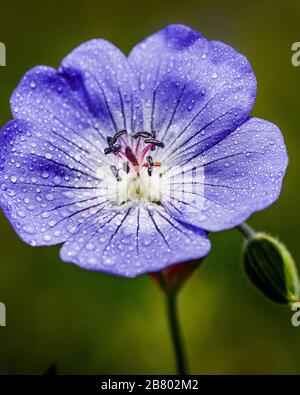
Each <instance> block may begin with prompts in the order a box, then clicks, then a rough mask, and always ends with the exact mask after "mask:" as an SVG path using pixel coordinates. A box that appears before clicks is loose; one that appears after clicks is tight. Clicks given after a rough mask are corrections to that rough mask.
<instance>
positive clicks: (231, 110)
mask: <svg viewBox="0 0 300 395" xmlns="http://www.w3.org/2000/svg"><path fill="white" fill-rule="evenodd" d="M129 62H130V64H131V65H132V67H133V68H134V69H135V70H136V73H137V74H138V77H139V90H140V95H141V97H142V104H143V116H144V127H145V129H146V130H155V131H157V133H158V138H159V139H160V140H163V142H164V143H165V149H164V152H162V153H161V161H163V160H169V161H172V159H173V158H175V160H176V156H178V155H179V153H180V152H181V151H182V150H183V149H185V150H187V151H188V153H189V155H190V157H191V156H193V154H194V153H195V151H196V152H198V150H199V149H200V148H201V142H202V141H203V140H205V139H207V138H209V137H211V136H213V135H214V134H215V133H216V131H218V133H219V137H220V139H222V138H223V137H224V136H226V135H227V134H228V133H230V132H231V131H232V130H234V129H235V128H236V127H237V126H239V125H240V124H241V123H242V122H243V121H244V120H245V119H246V117H247V116H248V114H249V112H250V111H251V109H252V106H253V103H254V100H255V96H256V80H255V76H254V74H253V71H252V69H251V66H250V64H249V63H248V61H247V59H246V58H245V57H244V56H243V55H241V54H239V53H238V52H236V51H235V50H234V49H233V48H231V47H229V46H227V45H225V44H223V43H221V42H215V41H211V42H210V41H207V40H205V39H204V38H202V37H201V35H200V34H199V33H197V32H195V31H194V30H192V29H190V28H188V27H186V26H182V25H170V26H168V27H166V28H165V29H163V30H160V31H159V32H158V33H156V34H154V35H152V36H150V37H149V38H147V39H146V40H144V41H143V42H142V43H140V44H138V45H137V46H136V47H135V48H134V49H133V51H132V52H131V54H130V56H129ZM220 134H221V136H220ZM178 163H179V162H178V161H177V164H178Z"/></svg>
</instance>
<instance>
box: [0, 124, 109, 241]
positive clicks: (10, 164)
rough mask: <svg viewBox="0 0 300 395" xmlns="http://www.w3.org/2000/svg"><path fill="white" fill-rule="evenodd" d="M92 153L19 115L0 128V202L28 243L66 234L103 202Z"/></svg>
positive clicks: (64, 236)
mask: <svg viewBox="0 0 300 395" xmlns="http://www.w3.org/2000/svg"><path fill="white" fill-rule="evenodd" d="M93 155H94V154H93V153H89V152H88V151H87V150H84V149H83V148H80V147H76V146H75V145H74V143H73V144H70V143H68V142H67V141H64V140H62V139H59V138H58V136H57V135H56V134H55V133H53V132H50V131H48V132H43V131H42V130H41V129H39V128H37V127H35V126H33V125H29V124H28V123H27V122H25V121H11V122H9V123H8V124H7V125H6V126H5V127H4V129H3V130H2V132H1V134H0V186H1V206H2V208H3V210H4V212H5V214H6V216H7V217H8V219H9V220H10V222H11V223H12V225H13V226H14V228H15V230H16V232H17V233H18V235H19V236H20V237H21V238H22V239H23V240H24V241H26V242H27V243H29V244H31V245H51V244H56V243H60V242H62V241H64V240H66V239H67V238H68V237H69V236H71V235H73V234H74V233H75V232H76V231H77V227H78V225H80V224H81V223H82V222H83V221H84V220H85V219H86V218H88V217H89V216H90V215H93V214H94V213H95V212H97V211H99V210H101V208H103V206H104V205H105V204H106V203H105V202H106V197H107V191H105V190H104V191H103V190H102V189H101V180H100V178H99V176H98V173H97V170H96V169H97V166H96V165H97V162H95V161H93V160H92V158H93Z"/></svg>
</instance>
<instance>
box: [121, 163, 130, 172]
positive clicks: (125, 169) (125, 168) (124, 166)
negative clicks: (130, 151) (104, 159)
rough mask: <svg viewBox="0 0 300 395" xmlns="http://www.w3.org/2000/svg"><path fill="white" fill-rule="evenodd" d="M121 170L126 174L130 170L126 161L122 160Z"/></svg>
mask: <svg viewBox="0 0 300 395" xmlns="http://www.w3.org/2000/svg"><path fill="white" fill-rule="evenodd" d="M123 170H124V172H125V173H126V174H128V173H129V172H130V166H129V163H128V162H124V163H123Z"/></svg>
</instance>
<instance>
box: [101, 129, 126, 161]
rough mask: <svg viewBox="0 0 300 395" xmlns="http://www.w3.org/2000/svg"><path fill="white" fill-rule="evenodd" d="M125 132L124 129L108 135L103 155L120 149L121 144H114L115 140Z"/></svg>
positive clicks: (114, 152)
mask: <svg viewBox="0 0 300 395" xmlns="http://www.w3.org/2000/svg"><path fill="white" fill-rule="evenodd" d="M126 133H127V131H126V130H121V131H120V132H117V133H115V135H114V136H113V137H111V136H108V137H107V138H106V141H107V144H108V147H107V148H105V149H104V154H105V155H108V154H111V153H113V154H117V153H118V152H119V151H120V150H121V145H120V144H116V142H117V140H118V138H120V137H121V136H123V135H124V134H126ZM123 143H124V142H123Z"/></svg>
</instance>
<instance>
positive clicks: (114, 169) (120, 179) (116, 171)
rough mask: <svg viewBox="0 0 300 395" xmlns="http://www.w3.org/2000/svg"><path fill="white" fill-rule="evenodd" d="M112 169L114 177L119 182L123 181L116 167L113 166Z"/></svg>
mask: <svg viewBox="0 0 300 395" xmlns="http://www.w3.org/2000/svg"><path fill="white" fill-rule="evenodd" d="M110 168H111V171H112V173H113V175H114V176H115V177H116V179H117V181H122V178H121V177H120V176H119V172H118V169H117V168H116V166H114V165H111V166H110Z"/></svg>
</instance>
